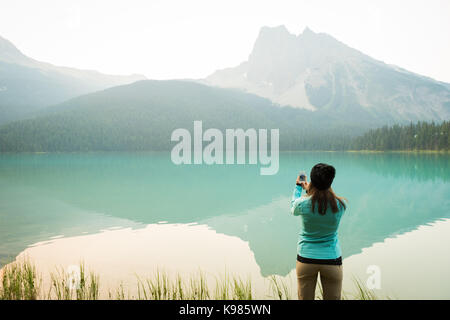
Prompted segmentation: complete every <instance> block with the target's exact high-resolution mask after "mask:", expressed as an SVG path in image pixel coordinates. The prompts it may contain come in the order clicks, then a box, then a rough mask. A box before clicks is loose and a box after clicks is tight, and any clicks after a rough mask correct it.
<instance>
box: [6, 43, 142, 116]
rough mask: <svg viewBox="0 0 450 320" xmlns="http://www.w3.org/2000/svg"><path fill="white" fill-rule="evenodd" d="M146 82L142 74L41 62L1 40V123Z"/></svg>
mask: <svg viewBox="0 0 450 320" xmlns="http://www.w3.org/2000/svg"><path fill="white" fill-rule="evenodd" d="M142 79H145V77H144V76H141V75H131V76H114V75H106V74H102V73H99V72H97V71H91V70H79V69H74V68H67V67H58V66H54V65H52V64H49V63H45V62H40V61H37V60H34V59H32V58H29V57H27V56H26V55H24V54H23V53H22V52H20V50H19V49H17V48H16V47H15V46H14V45H13V44H12V43H11V42H10V41H8V40H6V39H4V38H1V37H0V123H5V122H8V121H11V120H16V119H21V118H23V117H26V116H28V115H29V114H30V113H33V112H35V111H37V110H39V109H41V108H43V107H46V106H48V105H52V104H57V103H60V102H63V101H65V100H67V99H70V98H73V97H76V96H79V95H82V94H86V93H89V92H94V91H97V90H102V89H105V88H108V87H113V86H117V85H121V84H127V83H132V82H135V81H138V80H142Z"/></svg>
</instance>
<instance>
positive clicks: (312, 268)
mask: <svg viewBox="0 0 450 320" xmlns="http://www.w3.org/2000/svg"><path fill="white" fill-rule="evenodd" d="M296 271H297V282H298V299H299V300H314V297H315V292H316V283H317V275H318V274H320V282H321V283H322V289H323V299H324V300H340V299H341V291H342V265H340V266H336V265H326V264H312V263H302V262H299V261H297V265H296Z"/></svg>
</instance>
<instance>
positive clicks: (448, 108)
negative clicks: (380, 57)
mask: <svg viewBox="0 0 450 320" xmlns="http://www.w3.org/2000/svg"><path fill="white" fill-rule="evenodd" d="M201 82H202V83H205V84H208V85H212V86H217V87H224V88H237V89H241V90H244V91H246V92H249V93H254V94H257V95H260V96H262V97H265V98H268V99H270V100H272V101H273V102H275V103H277V104H280V105H290V106H293V107H296V108H302V109H307V110H312V111H318V110H324V111H327V112H330V113H334V112H337V113H341V114H343V113H346V114H347V115H349V116H353V117H355V114H354V113H355V112H358V113H359V114H366V115H367V117H370V118H372V120H373V123H374V124H376V125H380V124H391V123H403V122H409V121H418V120H426V121H429V120H436V121H441V120H448V119H450V84H448V83H443V82H439V81H435V80H433V79H430V78H427V77H424V76H421V75H417V74H414V73H412V72H408V71H406V70H404V69H401V68H399V67H396V66H392V65H387V64H385V63H383V62H381V61H377V60H375V59H373V58H371V57H369V56H367V55H365V54H363V53H361V52H359V51H357V50H355V49H352V48H350V47H348V46H347V45H345V44H343V43H341V42H339V41H338V40H336V39H334V38H333V37H331V36H330V35H327V34H324V33H315V32H313V31H311V30H310V29H309V28H306V29H305V30H304V31H303V33H301V34H299V35H298V36H296V35H293V34H291V33H289V31H288V30H287V29H286V28H285V27H284V26H279V27H274V28H269V27H263V28H262V29H261V30H260V33H259V36H258V38H257V40H256V42H255V44H254V47H253V50H252V52H251V54H250V56H249V58H248V60H247V61H245V62H242V63H241V64H240V65H238V66H237V67H234V68H228V69H223V70H218V71H216V72H214V73H213V74H212V75H210V76H208V77H207V78H206V79H203V80H201ZM357 120H358V119H357V118H355V121H357Z"/></svg>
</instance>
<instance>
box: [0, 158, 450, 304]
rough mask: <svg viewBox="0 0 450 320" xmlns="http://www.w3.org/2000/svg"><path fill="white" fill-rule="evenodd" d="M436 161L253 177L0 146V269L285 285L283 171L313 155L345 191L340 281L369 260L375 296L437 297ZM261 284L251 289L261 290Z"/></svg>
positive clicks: (445, 191)
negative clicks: (20, 261)
mask: <svg viewBox="0 0 450 320" xmlns="http://www.w3.org/2000/svg"><path fill="white" fill-rule="evenodd" d="M449 160H450V155H449V154H433V153H420V154H416V153H353V152H342V153H341V152H291V153H289V152H285V153H281V154H280V169H279V172H278V174H276V175H273V176H261V175H259V167H258V165H211V166H208V165H181V166H177V165H174V164H173V163H172V162H171V160H170V154H169V153H165V152H148V153H85V154H83V153H71V154H2V155H0V266H1V265H5V264H6V263H8V262H11V261H13V260H14V259H16V257H17V256H27V257H30V258H31V259H32V260H33V261H34V262H36V264H37V266H38V267H39V266H40V267H41V268H42V270H44V269H51V268H53V267H54V266H55V265H61V266H67V265H70V264H77V263H78V262H79V261H80V260H83V261H85V263H86V265H87V266H89V267H92V269H94V270H95V271H96V272H98V273H99V274H100V277H101V279H105V281H106V282H107V283H110V284H115V283H117V282H118V281H124V282H131V281H132V279H133V277H135V275H136V274H147V273H150V272H151V271H152V270H154V269H155V268H156V267H158V268H159V267H163V268H166V269H167V270H169V271H177V272H178V271H179V272H191V271H193V270H194V271H195V270H197V269H198V268H200V269H202V270H206V272H210V273H220V272H224V270H226V271H230V272H234V273H238V274H242V275H243V276H245V275H250V276H251V277H252V279H255V281H256V282H257V283H258V281H260V280H261V279H262V280H264V279H267V278H268V277H269V276H271V275H277V276H279V277H282V278H285V279H290V281H291V282H292V283H293V287H292V290H294V292H295V280H294V279H295V271H294V268H295V257H296V245H297V244H296V242H297V233H298V223H297V221H296V220H297V218H296V217H293V216H291V215H290V214H289V202H290V198H291V196H292V192H293V187H294V183H295V179H296V175H297V173H298V172H299V171H300V170H305V171H306V172H308V173H309V171H310V170H311V168H312V166H313V165H314V164H316V163H318V162H326V163H329V164H332V165H333V166H335V168H336V171H337V172H336V178H335V181H334V183H333V189H334V190H335V192H336V193H337V194H338V195H340V196H344V197H345V198H347V199H348V210H347V211H346V213H345V215H344V217H343V219H342V221H341V226H340V229H339V238H340V241H341V245H342V251H343V258H344V276H345V280H344V289H346V290H349V291H351V290H352V288H351V287H352V281H351V278H352V277H353V276H357V277H359V278H360V279H362V280H363V281H366V279H367V278H368V277H369V276H370V274H369V273H368V268H369V267H370V266H377V267H378V268H379V270H380V271H381V287H380V289H375V290H377V293H378V294H380V295H381V296H383V295H389V296H391V297H396V298H404V299H427V298H440V299H449V298H450V276H449V274H448V272H447V271H448V269H449V268H450V255H449V254H448V253H449V252H450V197H449V194H450V166H449ZM258 279H259V280H258ZM262 280H261V281H262ZM261 281H260V282H261ZM262 288H263V285H262V284H261V285H260V286H259V285H258V284H255V290H257V291H258V290H261V292H258V294H259V295H260V296H261V297H263V298H264V296H265V293H264V292H262V290H263V289H262ZM294 297H295V295H294Z"/></svg>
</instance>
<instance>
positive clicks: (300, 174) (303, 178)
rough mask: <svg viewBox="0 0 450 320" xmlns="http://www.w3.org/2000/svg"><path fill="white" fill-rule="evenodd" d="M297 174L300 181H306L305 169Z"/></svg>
mask: <svg viewBox="0 0 450 320" xmlns="http://www.w3.org/2000/svg"><path fill="white" fill-rule="evenodd" d="M298 175H299V176H300V181H306V172H305V171H300V172H299V174H298Z"/></svg>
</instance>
